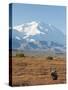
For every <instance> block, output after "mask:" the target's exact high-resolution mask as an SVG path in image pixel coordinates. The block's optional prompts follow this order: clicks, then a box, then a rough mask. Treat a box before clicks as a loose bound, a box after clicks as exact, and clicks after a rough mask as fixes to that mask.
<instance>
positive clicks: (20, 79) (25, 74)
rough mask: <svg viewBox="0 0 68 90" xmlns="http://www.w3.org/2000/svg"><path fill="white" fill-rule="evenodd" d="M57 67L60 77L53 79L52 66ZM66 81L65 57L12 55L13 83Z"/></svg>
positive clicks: (27, 84)
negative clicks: (50, 58)
mask: <svg viewBox="0 0 68 90" xmlns="http://www.w3.org/2000/svg"><path fill="white" fill-rule="evenodd" d="M51 67H55V68H56V70H57V73H58V79H57V80H52V78H51V72H50V68H51ZM65 82H66V60H65V59H64V58H61V57H60V58H58V57H56V58H53V60H48V59H47V58H45V57H31V56H29V57H28V56H27V57H25V58H24V57H12V85H13V86H21V85H22V86H29V85H44V84H59V83H65Z"/></svg>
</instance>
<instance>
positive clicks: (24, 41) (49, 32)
mask: <svg viewBox="0 0 68 90" xmlns="http://www.w3.org/2000/svg"><path fill="white" fill-rule="evenodd" d="M11 31H12V48H13V49H14V48H15V49H21V50H46V49H47V48H51V49H52V50H56V51H59V50H60V51H62V50H64V47H65V35H64V34H63V32H61V31H60V30H59V29H57V28H56V27H55V26H53V25H51V24H45V23H42V22H39V21H38V22H37V21H32V22H29V23H25V24H21V25H18V26H15V27H13V29H12V30H10V34H11ZM10 40H11V39H10Z"/></svg>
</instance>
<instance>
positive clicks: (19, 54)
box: [16, 53, 25, 57]
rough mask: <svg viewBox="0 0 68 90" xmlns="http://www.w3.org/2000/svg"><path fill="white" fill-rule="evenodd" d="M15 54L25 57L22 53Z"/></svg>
mask: <svg viewBox="0 0 68 90" xmlns="http://www.w3.org/2000/svg"><path fill="white" fill-rule="evenodd" d="M16 56H17V57H25V55H24V53H17V54H16Z"/></svg>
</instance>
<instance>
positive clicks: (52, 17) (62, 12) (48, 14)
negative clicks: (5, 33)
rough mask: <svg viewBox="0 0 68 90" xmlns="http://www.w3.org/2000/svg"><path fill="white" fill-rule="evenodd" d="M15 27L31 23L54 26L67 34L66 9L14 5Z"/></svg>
mask: <svg viewBox="0 0 68 90" xmlns="http://www.w3.org/2000/svg"><path fill="white" fill-rule="evenodd" d="M12 11H13V12H12V17H13V19H12V21H13V26H16V25H19V24H23V23H26V22H31V21H41V22H44V23H47V24H53V25H55V26H56V27H57V28H59V29H60V30H61V31H62V32H64V33H65V30H66V7H64V6H47V5H31V4H20V3H18V4H13V8H12Z"/></svg>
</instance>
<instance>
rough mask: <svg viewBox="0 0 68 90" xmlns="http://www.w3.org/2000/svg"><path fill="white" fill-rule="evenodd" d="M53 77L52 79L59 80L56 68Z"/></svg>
mask: <svg viewBox="0 0 68 90" xmlns="http://www.w3.org/2000/svg"><path fill="white" fill-rule="evenodd" d="M51 77H52V79H53V80H57V79H58V74H57V71H56V69H55V68H54V69H52V70H51Z"/></svg>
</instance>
